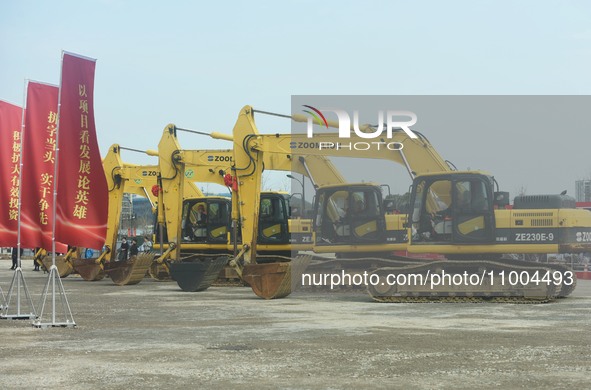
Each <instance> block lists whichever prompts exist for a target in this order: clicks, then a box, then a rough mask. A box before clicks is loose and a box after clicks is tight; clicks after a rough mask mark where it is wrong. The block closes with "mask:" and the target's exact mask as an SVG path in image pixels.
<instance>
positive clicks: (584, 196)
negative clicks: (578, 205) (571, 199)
mask: <svg viewBox="0 0 591 390" xmlns="http://www.w3.org/2000/svg"><path fill="white" fill-rule="evenodd" d="M575 199H576V200H577V202H591V180H577V181H576V182H575Z"/></svg>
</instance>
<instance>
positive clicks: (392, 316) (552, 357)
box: [0, 260, 591, 389]
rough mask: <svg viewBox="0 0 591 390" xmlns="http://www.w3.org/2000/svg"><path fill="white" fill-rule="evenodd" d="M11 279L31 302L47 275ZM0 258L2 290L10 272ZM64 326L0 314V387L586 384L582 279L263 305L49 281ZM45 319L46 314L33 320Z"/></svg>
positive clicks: (590, 325) (590, 337)
mask: <svg viewBox="0 0 591 390" xmlns="http://www.w3.org/2000/svg"><path fill="white" fill-rule="evenodd" d="M30 264H31V262H30V261H29V260H25V265H24V266H23V269H24V276H25V279H26V282H27V285H28V288H29V291H30V293H31V294H32V296H33V299H34V302H35V305H36V306H38V305H39V300H40V297H41V293H42V290H43V286H44V284H45V282H46V280H47V275H44V274H43V273H42V272H33V271H32V266H31V265H30ZM9 267H10V262H9V261H7V260H2V261H0V287H2V289H3V290H4V293H5V294H6V293H7V290H8V288H9V286H10V282H11V278H12V275H13V271H10V270H9V269H8V268H9ZM63 283H64V286H65V288H66V291H67V297H68V299H69V302H70V305H71V307H72V311H73V314H74V318H75V321H76V323H77V327H76V328H75V329H67V328H50V329H35V328H33V327H32V326H31V325H30V322H29V321H16V320H1V321H0V388H2V389H8V388H68V389H70V388H113V389H119V388H121V389H124V388H212V389H228V388H240V389H248V388H257V389H267V388H269V389H273V388H283V389H308V388H311V389H312V388H323V389H351V388H372V389H380V388H384V389H390V388H424V389H438V388H466V389H474V388H492V387H497V388H510V389H513V388H553V389H562V388H565V389H566V388H568V389H583V388H589V384H590V383H591V281H588V280H581V281H579V283H578V286H577V289H576V290H575V292H574V293H573V295H572V296H571V297H569V298H567V299H562V300H558V301H556V302H553V303H549V304H541V305H513V304H492V303H483V304H473V303H460V304H437V303H435V304H434V303H425V304H380V303H374V302H372V301H371V300H370V298H369V296H368V295H367V294H365V293H363V292H355V291H346V292H334V293H323V292H299V293H295V294H292V295H291V296H289V297H287V298H285V299H281V300H273V301H264V300H261V299H259V298H257V297H256V296H255V295H254V294H253V293H252V291H251V290H250V288H248V287H212V288H210V289H208V290H207V291H204V292H199V293H187V292H183V291H181V290H180V289H179V288H178V286H177V285H176V283H174V282H157V281H154V280H150V279H144V280H143V281H142V282H141V283H140V284H138V285H135V286H124V287H118V286H115V285H113V284H112V283H111V281H110V279H104V280H102V281H99V282H86V281H84V280H82V279H81V278H80V277H79V276H69V277H67V278H65V279H63ZM44 319H45V320H46V321H49V320H50V317H45V318H42V321H43V320H44Z"/></svg>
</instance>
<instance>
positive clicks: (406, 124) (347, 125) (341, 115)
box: [303, 104, 418, 139]
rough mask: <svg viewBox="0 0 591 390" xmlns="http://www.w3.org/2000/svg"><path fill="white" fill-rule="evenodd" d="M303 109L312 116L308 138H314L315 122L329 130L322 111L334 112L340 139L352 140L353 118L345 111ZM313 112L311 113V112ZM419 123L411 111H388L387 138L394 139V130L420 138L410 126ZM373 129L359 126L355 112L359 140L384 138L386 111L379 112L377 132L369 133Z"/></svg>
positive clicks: (355, 125)
mask: <svg viewBox="0 0 591 390" xmlns="http://www.w3.org/2000/svg"><path fill="white" fill-rule="evenodd" d="M303 107H306V108H309V110H303V111H304V112H305V113H307V114H310V115H311V116H310V117H308V138H312V137H313V136H314V122H316V123H317V124H319V125H322V124H324V126H325V127H326V128H327V129H328V121H327V120H326V117H325V116H324V114H323V113H322V111H329V112H334V113H335V114H336V115H337V117H338V119H339V138H351V118H350V117H349V114H348V113H347V112H346V111H345V110H340V109H336V108H323V109H322V111H321V110H319V109H317V108H315V107H312V106H308V105H305V104H304V105H303ZM310 110H311V111H310ZM396 117H409V118H410V120H407V121H397V120H394V118H396ZM415 123H417V115H416V114H415V113H414V112H411V111H387V112H386V137H387V138H392V130H393V129H401V130H402V131H404V132H405V133H406V134H407V135H408V136H409V137H410V138H418V136H417V135H416V134H415V133H414V132H413V131H412V130H411V129H410V126H412V125H414V124H415ZM371 129H373V128H372V127H369V126H361V127H360V126H359V111H357V110H355V111H353V131H354V132H355V134H356V135H357V136H358V137H359V138H365V139H369V138H377V137H380V136H382V133H383V132H384V111H378V125H377V128H376V129H375V131H373V132H372V131H368V130H371Z"/></svg>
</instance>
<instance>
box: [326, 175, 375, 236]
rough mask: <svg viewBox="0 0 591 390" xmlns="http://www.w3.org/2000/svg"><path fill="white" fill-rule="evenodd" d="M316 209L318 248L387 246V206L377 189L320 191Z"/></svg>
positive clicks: (360, 188) (356, 187)
mask: <svg viewBox="0 0 591 390" xmlns="http://www.w3.org/2000/svg"><path fill="white" fill-rule="evenodd" d="M314 205H315V216H316V218H315V221H314V230H315V232H316V244H317V245H339V244H340V245H351V244H368V243H380V242H385V232H386V220H385V216H384V210H383V207H384V206H383V202H382V196H381V191H380V190H379V189H378V188H377V187H375V186H369V185H367V186H361V185H360V186H355V185H349V186H343V187H336V188H335V187H332V188H327V189H319V190H318V191H317V194H316V202H315V203H314Z"/></svg>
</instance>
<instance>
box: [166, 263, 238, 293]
mask: <svg viewBox="0 0 591 390" xmlns="http://www.w3.org/2000/svg"><path fill="white" fill-rule="evenodd" d="M230 259H231V257H230V256H227V255H223V256H215V255H205V256H204V255H193V256H191V257H189V258H186V259H183V260H182V261H178V262H172V263H171V264H170V276H171V277H172V279H173V280H174V281H176V282H177V284H178V285H179V287H180V288H181V290H183V291H191V292H194V291H203V290H206V289H207V288H209V286H211V284H212V283H213V282H214V281H215V280H216V279H217V277H218V275H219V274H220V271H221V270H222V268H224V266H225V265H226V264H228V262H229V261H230Z"/></svg>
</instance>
